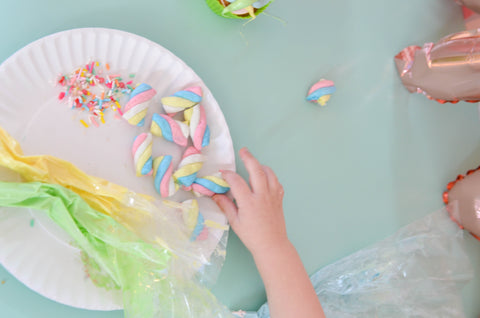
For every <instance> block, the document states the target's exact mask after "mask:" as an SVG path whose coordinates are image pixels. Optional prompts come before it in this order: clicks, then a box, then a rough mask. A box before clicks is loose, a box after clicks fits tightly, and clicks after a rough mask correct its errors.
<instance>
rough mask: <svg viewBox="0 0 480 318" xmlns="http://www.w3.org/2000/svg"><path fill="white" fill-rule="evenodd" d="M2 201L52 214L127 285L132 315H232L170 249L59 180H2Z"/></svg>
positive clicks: (105, 270)
mask: <svg viewBox="0 0 480 318" xmlns="http://www.w3.org/2000/svg"><path fill="white" fill-rule="evenodd" d="M0 206H5V207H27V208H32V209H36V210H41V211H44V212H45V213H47V214H48V216H49V217H50V218H51V219H52V220H53V221H54V222H55V223H56V224H57V225H59V226H60V227H61V228H62V229H63V230H65V231H66V232H67V233H68V234H69V235H70V236H71V237H72V239H74V241H75V243H76V244H77V245H78V246H79V247H80V248H81V249H82V251H83V252H84V253H85V255H88V256H87V261H88V262H87V263H88V264H87V265H88V266H89V267H90V268H93V267H96V268H97V269H98V273H97V274H96V275H95V276H96V277H97V278H98V277H102V278H103V279H102V282H103V283H104V284H106V285H108V286H105V287H110V288H120V289H121V290H122V293H123V302H124V308H125V317H127V318H137V317H138V318H154V317H172V318H173V317H175V318H182V317H185V318H187V317H199V318H200V317H212V318H223V317H231V313H230V312H229V310H228V309H227V308H225V307H224V306H223V305H222V304H221V303H220V302H218V300H217V299H216V298H215V296H214V295H213V294H212V293H211V292H210V291H209V290H208V289H207V288H205V287H204V286H202V285H201V284H199V283H198V282H197V281H196V280H195V279H191V277H186V276H182V275H181V274H182V273H183V272H180V273H179V272H178V271H177V270H176V269H175V266H176V265H178V263H175V262H172V259H174V258H175V257H176V256H175V255H174V254H172V253H171V252H170V251H169V250H167V249H165V248H162V247H160V246H158V245H153V244H149V243H146V242H144V241H142V240H141V239H140V238H139V237H138V236H137V235H136V234H135V233H133V232H132V231H130V230H129V229H127V228H126V227H124V226H123V225H121V224H120V223H118V222H116V221H115V220H114V219H113V218H111V217H110V216H108V215H105V214H102V213H100V212H98V211H96V210H94V209H93V208H91V207H90V206H89V205H88V204H87V203H86V202H85V201H84V200H83V199H82V198H81V197H80V196H78V195H77V194H75V193H74V192H72V191H70V190H68V189H66V188H64V187H62V186H60V185H52V184H43V183H38V182H33V183H14V182H0Z"/></svg>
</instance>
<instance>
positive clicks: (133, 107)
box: [123, 84, 157, 127]
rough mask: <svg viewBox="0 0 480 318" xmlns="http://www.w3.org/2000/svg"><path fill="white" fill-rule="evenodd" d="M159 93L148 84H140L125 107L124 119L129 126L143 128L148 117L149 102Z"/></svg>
mask: <svg viewBox="0 0 480 318" xmlns="http://www.w3.org/2000/svg"><path fill="white" fill-rule="evenodd" d="M155 94H157V92H156V91H155V90H154V89H153V88H152V87H151V86H150V85H148V84H140V85H138V86H137V88H135V89H134V90H133V92H132V93H131V94H130V100H129V101H128V103H127V105H125V110H124V113H123V118H125V119H126V120H127V121H128V123H129V124H131V125H137V126H139V127H142V126H143V125H144V124H145V116H147V110H148V102H149V101H150V100H151V99H152V98H153V97H154V96H155Z"/></svg>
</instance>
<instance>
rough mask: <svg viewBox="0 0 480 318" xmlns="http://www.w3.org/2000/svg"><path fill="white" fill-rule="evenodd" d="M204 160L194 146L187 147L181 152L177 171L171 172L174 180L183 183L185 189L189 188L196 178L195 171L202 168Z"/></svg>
mask: <svg viewBox="0 0 480 318" xmlns="http://www.w3.org/2000/svg"><path fill="white" fill-rule="evenodd" d="M203 162H204V158H203V155H202V153H201V152H200V151H198V150H197V149H196V148H195V147H188V148H187V150H185V153H184V154H183V157H182V160H181V161H180V163H179V165H178V168H177V171H175V172H174V173H173V178H174V180H175V181H176V182H177V183H179V184H181V185H183V186H184V187H185V188H187V189H186V190H190V188H189V187H190V186H191V185H192V184H193V182H194V181H195V179H196V178H197V173H198V171H200V169H202V166H203Z"/></svg>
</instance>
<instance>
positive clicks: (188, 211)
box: [182, 199, 208, 242]
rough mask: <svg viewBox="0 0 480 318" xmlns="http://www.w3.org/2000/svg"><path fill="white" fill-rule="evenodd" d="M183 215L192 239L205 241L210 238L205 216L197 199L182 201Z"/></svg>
mask: <svg viewBox="0 0 480 318" xmlns="http://www.w3.org/2000/svg"><path fill="white" fill-rule="evenodd" d="M182 217H183V222H184V223H185V225H186V226H187V229H188V231H189V232H190V241H192V242H193V241H197V240H198V241H204V240H206V239H207V238H208V229H207V227H206V224H205V223H206V222H205V218H204V217H203V215H202V214H201V213H200V208H199V206H198V202H197V200H195V199H192V200H186V201H183V202H182Z"/></svg>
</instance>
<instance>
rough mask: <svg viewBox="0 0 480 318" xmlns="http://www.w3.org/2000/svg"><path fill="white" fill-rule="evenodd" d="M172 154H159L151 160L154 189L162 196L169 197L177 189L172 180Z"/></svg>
mask: <svg viewBox="0 0 480 318" xmlns="http://www.w3.org/2000/svg"><path fill="white" fill-rule="evenodd" d="M172 172H173V164H172V156H169V155H167V156H160V157H157V158H155V159H154V160H153V176H154V186H155V190H157V192H158V193H159V194H160V195H161V196H162V197H163V198H167V197H171V196H172V195H174V194H175V193H176V192H177V190H178V185H177V184H175V182H174V181H173V176H172Z"/></svg>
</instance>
